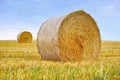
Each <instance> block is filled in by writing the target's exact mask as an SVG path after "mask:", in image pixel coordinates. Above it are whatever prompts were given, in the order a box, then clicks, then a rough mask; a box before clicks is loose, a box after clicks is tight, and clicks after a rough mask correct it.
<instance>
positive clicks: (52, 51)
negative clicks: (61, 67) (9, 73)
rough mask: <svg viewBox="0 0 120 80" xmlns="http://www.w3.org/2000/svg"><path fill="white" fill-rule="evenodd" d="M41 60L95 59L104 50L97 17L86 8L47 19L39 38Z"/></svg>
mask: <svg viewBox="0 0 120 80" xmlns="http://www.w3.org/2000/svg"><path fill="white" fill-rule="evenodd" d="M37 44H38V51H39V53H40V54H41V57H42V59H44V60H52V61H81V60H94V59H96V58H97V56H98V54H99V53H100V49H101V39H100V32H99V29H98V27H97V24H96V22H95V21H94V19H93V18H92V17H91V16H90V15H89V14H87V13H86V12H84V11H83V10H79V11H75V12H72V13H70V14H68V15H66V16H62V17H56V18H51V19H48V20H47V21H46V22H44V23H43V24H42V26H41V27H40V30H39V32H38V37H37Z"/></svg>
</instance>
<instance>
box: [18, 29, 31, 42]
mask: <svg viewBox="0 0 120 80" xmlns="http://www.w3.org/2000/svg"><path fill="white" fill-rule="evenodd" d="M32 38H33V37H32V34H31V33H30V32H28V31H23V32H20V33H19V34H18V36H17V40H18V42H19V43H30V42H32Z"/></svg>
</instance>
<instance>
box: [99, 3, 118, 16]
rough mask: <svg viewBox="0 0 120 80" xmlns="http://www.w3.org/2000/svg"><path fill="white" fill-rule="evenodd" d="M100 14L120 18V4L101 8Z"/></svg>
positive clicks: (111, 4)
mask: <svg viewBox="0 0 120 80" xmlns="http://www.w3.org/2000/svg"><path fill="white" fill-rule="evenodd" d="M100 13H101V14H102V15H104V16H108V17H114V16H120V3H119V2H118V1H116V2H113V3H112V2H111V3H109V4H107V5H104V6H102V7H100Z"/></svg>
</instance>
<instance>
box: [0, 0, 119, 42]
mask: <svg viewBox="0 0 120 80" xmlns="http://www.w3.org/2000/svg"><path fill="white" fill-rule="evenodd" d="M76 10H84V11H86V12H87V13H89V14H90V15H91V16H92V17H93V18H94V19H95V21H96V23H97V25H98V27H99V29H100V33H101V38H102V40H115V41H120V0H0V40H14V39H16V38H17V35H18V33H19V32H21V31H25V30H26V31H30V32H31V33H32V34H33V38H34V39H36V38H37V33H38V31H39V28H40V26H41V25H42V23H43V22H44V21H46V20H47V19H49V18H52V17H56V16H63V15H66V14H68V13H70V12H73V11H76Z"/></svg>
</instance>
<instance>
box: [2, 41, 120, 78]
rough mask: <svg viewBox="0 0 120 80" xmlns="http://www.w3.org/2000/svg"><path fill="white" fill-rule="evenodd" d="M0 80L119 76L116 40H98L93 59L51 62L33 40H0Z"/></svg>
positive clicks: (119, 66) (119, 48)
mask: <svg viewBox="0 0 120 80" xmlns="http://www.w3.org/2000/svg"><path fill="white" fill-rule="evenodd" d="M0 80H120V41H102V49H101V54H100V55H99V57H98V59H97V60H96V61H94V62H85V61H82V62H51V61H44V60H42V59H41V58H40V55H39V53H38V51H37V43H36V41H33V42H32V43H18V42H17V41H15V40H6V41H2V40H1V41H0Z"/></svg>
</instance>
